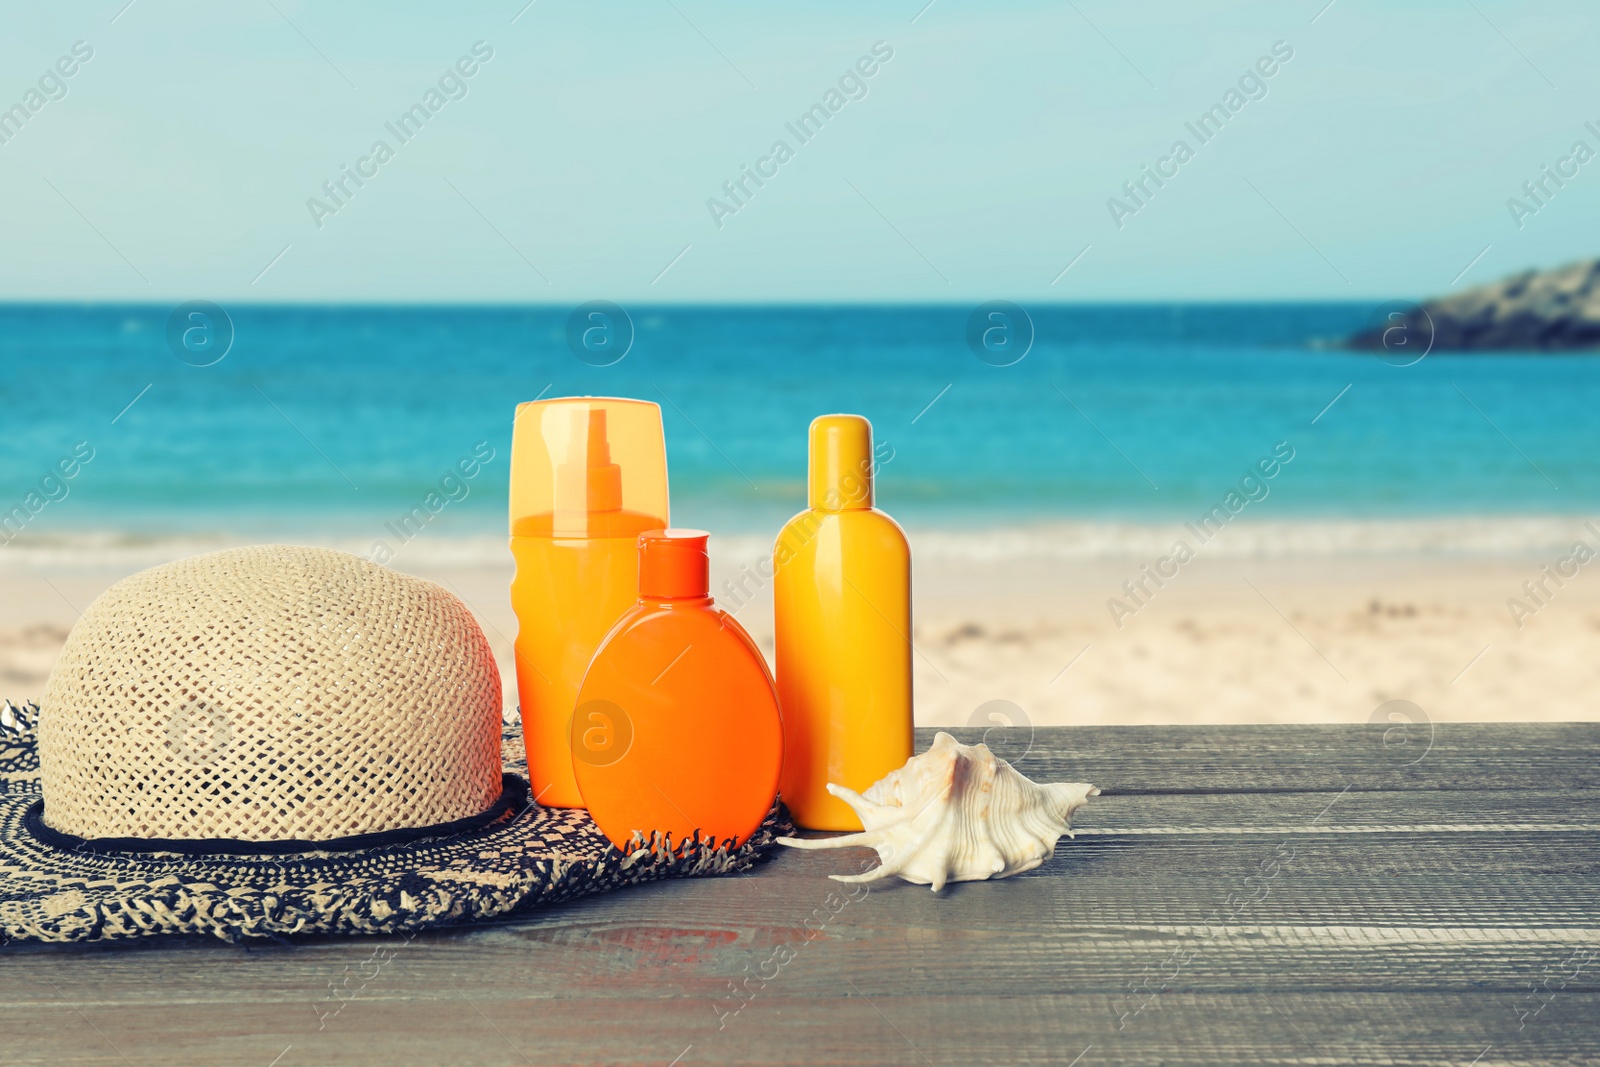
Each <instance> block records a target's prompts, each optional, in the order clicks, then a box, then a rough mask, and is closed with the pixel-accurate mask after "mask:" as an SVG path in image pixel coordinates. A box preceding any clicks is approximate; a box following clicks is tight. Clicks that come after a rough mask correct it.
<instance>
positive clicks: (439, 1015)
mask: <svg viewBox="0 0 1600 1067" xmlns="http://www.w3.org/2000/svg"><path fill="white" fill-rule="evenodd" d="M834 977H835V982H836V985H837V987H838V990H839V991H838V992H837V993H836V994H835V995H832V996H828V997H788V998H782V999H779V998H776V997H774V998H772V999H769V1000H765V1001H763V1000H762V999H760V998H758V999H755V1000H752V1001H751V1002H750V1003H749V1004H748V1006H746V1007H745V1008H744V1010H743V1011H741V1012H740V1013H739V1014H737V1015H731V1016H724V1017H722V1018H721V1019H719V1018H718V1017H717V1016H716V1015H714V1014H713V1013H711V1012H710V1011H694V1010H691V1009H689V1008H688V1007H686V1006H685V1005H683V1004H681V1003H679V1002H676V1001H672V1000H660V999H654V998H637V999H618V1000H572V1001H568V1002H563V1003H562V1004H560V1005H559V1007H558V1008H557V1007H556V1006H553V1005H550V1004H548V1003H544V1002H537V1001H535V1002H529V1001H526V1000H520V999H517V998H516V997H515V996H514V995H508V996H503V997H500V998H493V999H491V998H482V997H477V996H472V995H466V996H463V995H461V994H460V993H458V992H456V991H454V990H452V989H449V988H444V989H439V990H433V991H430V992H429V994H428V995H418V996H416V997H415V998H413V999H409V1000H404V1001H401V1000H392V1001H374V1002H371V1003H366V1004H362V1005H360V1011H359V1012H357V1010H356V1007H355V1006H352V1007H351V1008H350V1009H349V1010H348V1013H347V1014H346V1015H344V1016H341V1017H340V1018H338V1019H335V1020H332V1021H331V1022H330V1024H329V1025H328V1026H327V1027H326V1028H324V1029H323V1030H322V1031H317V1030H316V1029H315V1025H314V1022H313V1024H311V1025H310V1026H307V1025H303V1024H299V1023H298V1022H297V1021H296V1020H293V1019H285V1018H284V1017H283V1015H282V1012H281V1011H280V1010H279V1008H278V1006H277V1005H272V1004H252V1003H244V1004H241V1005H239V1006H238V1007H237V1008H235V1009H233V1010H231V1011H230V1012H227V1013H212V1014H207V1015H200V1014H196V1013H189V1014H186V1015H173V1016H169V1017H161V1016H158V1015H155V1014H152V1013H150V1012H146V1011H141V1010H138V1009H132V1008H127V1007H116V1008H113V1007H104V1006H90V1007H84V1008H80V1009H79V1010H74V1009H72V1008H70V1007H66V1006H62V1007H59V1008H55V1009H52V1010H49V1011H46V1012H43V1013H38V1014H36V1015H34V1016H33V1017H32V1018H29V1019H27V1020H24V1021H23V1022H22V1023H21V1026H22V1029H21V1030H14V1031H12V1033H11V1034H8V1042H7V1055H8V1062H12V1063H16V1064H19V1065H24V1064H26V1065H34V1064H37V1065H39V1067H46V1065H51V1067H53V1065H55V1064H59V1063H62V1062H72V1063H81V1064H106V1065H113V1064H123V1065H126V1064H130V1063H132V1064H144V1063H149V1064H169V1063H208V1064H215V1063H238V1064H259V1065H263V1067H265V1065H267V1064H269V1063H275V1065H276V1067H297V1065H301V1064H327V1063H349V1064H382V1065H385V1067H405V1065H410V1064H418V1065H427V1067H434V1065H437V1064H445V1063H448V1064H452V1065H461V1067H474V1065H483V1067H508V1065H516V1064H528V1063H537V1064H541V1065H560V1064H650V1065H653V1067H661V1065H666V1064H669V1063H677V1064H682V1065H683V1067H690V1065H693V1064H744V1065H767V1064H771V1065H824V1067H825V1065H833V1064H841V1065H842V1064H864V1063H870V1064H907V1065H916V1064H936V1065H939V1067H944V1065H968V1064H992V1063H1006V1064H1053V1065H1057V1067H1067V1065H1071V1064H1079V1065H1081V1067H1093V1065H1094V1064H1133V1065H1140V1064H1168V1065H1173V1064H1195V1065H1204V1067H1215V1065H1216V1064H1281V1063H1296V1064H1352V1063H1353V1064H1427V1065H1451V1067H1463V1065H1466V1064H1477V1065H1478V1067H1483V1065H1485V1064H1489V1065H1494V1064H1588V1063H1592V1062H1593V1059H1592V1058H1593V1057H1594V1055H1595V1054H1596V1053H1597V1052H1600V1048H1597V1046H1596V1044H1595V1042H1594V1040H1593V1038H1592V1036H1591V1035H1592V1029H1591V1027H1592V1024H1591V1023H1590V1022H1589V1020H1591V1019H1593V1018H1594V1016H1595V1014H1596V1013H1597V1012H1600V995H1597V994H1594V993H1584V994H1575V995H1563V996H1561V997H1558V998H1557V999H1556V1000H1555V1001H1553V1002H1551V1003H1550V1004H1549V1005H1548V1006H1546V1008H1545V1009H1544V1011H1543V1012H1542V1013H1541V1014H1540V1015H1538V1016H1533V1017H1527V1018H1524V1017H1523V1016H1521V1015H1520V1013H1519V1011H1518V1010H1517V1009H1515V1007H1514V1006H1513V1005H1509V1004H1507V1005H1498V1004H1494V1003H1492V1002H1491V1001H1489V1000H1488V999H1487V998H1484V997H1482V996H1474V995H1470V994H1460V993H1362V994H1340V993H1308V994H1301V993H1281V992H1277V991H1274V990H1273V989H1271V988H1270V987H1265V986H1264V987H1262V988H1261V989H1260V990H1259V991H1256V990H1252V991H1250V992H1247V993H1214V992H1204V993H1183V994H1177V993H1175V994H1171V995H1169V996H1167V997H1165V998H1163V1000H1162V1001H1161V1003H1160V1005H1159V1007H1158V1008H1154V1009H1152V1010H1151V1012H1150V1014H1148V1015H1144V1016H1135V1017H1132V1018H1127V1017H1125V1016H1123V1015H1120V1014H1119V1013H1118V1010H1117V1007H1116V1002H1115V1000H1114V998H1111V997H1107V996H1104V995H1101V994H1093V993H1090V994H1078V993H1071V992H1058V991H1049V992H1041V993H1040V994H1038V995H1035V996H1032V997H1003V996H994V995H991V994H989V993H987V992H986V991H984V990H982V989H978V988H974V989H972V990H970V991H965V992H961V993H954V994H946V995H926V994H913V995H896V994H894V993H892V992H890V991H888V990H886V989H885V988H883V987H882V986H880V985H879V984H876V983H874V982H872V981H870V980H868V981H865V982H863V981H861V980H859V979H858V978H857V977H855V976H853V975H851V974H850V973H848V972H845V971H839V972H836V973H835V976H834ZM553 1008H554V1009H555V1010H553ZM86 1023H92V1024H93V1025H92V1027H91V1026H88V1025H86ZM719 1023H720V1024H721V1028H720V1029H719ZM1524 1023H1525V1025H1523V1024H1524ZM1519 1026H1521V1027H1522V1028H1521V1029H1519ZM45 1037H48V1038H49V1039H50V1047H49V1051H48V1052H46V1049H45V1045H44V1042H43V1040H42V1039H43V1038H45Z"/></svg>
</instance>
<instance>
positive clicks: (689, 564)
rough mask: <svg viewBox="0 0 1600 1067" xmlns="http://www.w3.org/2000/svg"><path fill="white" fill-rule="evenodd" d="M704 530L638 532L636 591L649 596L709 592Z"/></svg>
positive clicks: (709, 578) (652, 597)
mask: <svg viewBox="0 0 1600 1067" xmlns="http://www.w3.org/2000/svg"><path fill="white" fill-rule="evenodd" d="M710 536H711V535H710V534H709V533H707V532H706V531H704V530H649V531H647V532H645V533H642V534H640V535H639V595H640V596H641V597H649V598H650V599H652V600H670V599H676V598H682V597H703V596H709V595H710V593H711V564H710V560H709V559H708V558H707V555H706V539H707V538H709V537H710Z"/></svg>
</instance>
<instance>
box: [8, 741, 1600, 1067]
mask: <svg viewBox="0 0 1600 1067" xmlns="http://www.w3.org/2000/svg"><path fill="white" fill-rule="evenodd" d="M955 732H956V733H957V734H958V735H960V736H961V737H962V739H963V740H976V736H975V732H974V731H955ZM931 740H932V732H931V731H926V730H924V731H919V732H918V742H919V746H920V747H923V748H925V747H926V746H927V745H928V744H929V743H930V742H931ZM992 740H998V739H997V738H992ZM1026 741H1027V739H1026V738H1025V737H1020V736H1017V735H1013V736H1012V737H1010V738H1009V739H1007V741H1006V743H1005V745H1004V750H1005V751H1006V752H1008V753H1009V754H1010V755H1012V756H1018V755H1021V753H1022V752H1023V750H1024V747H1025V743H1026ZM1597 757H1600V724H1571V725H1562V724H1550V725H1526V726H1518V725H1473V726H1439V727H1437V728H1436V729H1434V728H1430V727H1429V726H1427V725H1425V724H1424V725H1413V726H1409V727H1403V728H1402V727H1391V726H1389V725H1388V724H1381V725H1374V726H1250V727H1188V728H1176V727H1115V728H1108V727H1094V728H1080V729H1049V730H1040V731H1038V733H1037V735H1036V736H1035V737H1034V738H1033V740H1032V744H1031V748H1029V749H1028V750H1027V751H1026V755H1025V756H1022V758H1021V759H1020V761H1019V766H1020V768H1021V769H1022V770H1023V771H1024V773H1027V774H1028V775H1030V776H1031V777H1033V778H1035V779H1036V780H1040V781H1091V782H1094V783H1096V784H1097V785H1100V786H1101V787H1102V788H1103V789H1104V795H1103V796H1101V797H1099V798H1097V799H1095V800H1093V801H1091V802H1090V804H1089V806H1088V807H1087V808H1085V809H1084V810H1083V811H1082V812H1081V813H1080V817H1079V820H1078V822H1079V827H1080V830H1079V834H1078V837H1077V839H1076V840H1075V841H1066V840H1064V841H1063V842H1062V844H1061V846H1060V847H1059V848H1058V849H1057V852H1056V855H1055V858H1054V860H1053V861H1051V862H1049V863H1047V864H1046V865H1045V866H1044V867H1042V868H1040V869H1039V870H1036V871H1033V872H1031V873H1029V874H1026V875H1022V876H1020V877H1017V878H1013V879H1010V880H1008V881H1003V882H980V883H968V884H961V885H954V886H951V887H950V888H948V889H947V890H946V891H945V892H944V893H943V894H941V895H939V896H935V895H934V894H933V893H931V892H929V890H928V889H926V888H924V887H920V886H911V885H906V884H903V883H895V884H893V885H888V884H880V885H879V886H878V887H876V888H873V889H872V890H871V891H870V892H869V893H866V894H865V895H862V893H861V891H860V890H857V892H856V899H849V898H847V897H846V896H845V890H846V888H847V887H842V886H839V885H838V884H837V883H834V882H830V881H828V880H827V879H826V878H825V877H824V875H826V874H828V873H830V872H845V871H850V870H856V869H859V868H860V866H861V862H862V859H863V858H864V857H869V856H870V853H857V852H845V851H839V852H821V853H799V852H793V851H789V850H785V851H783V852H782V853H780V854H779V855H778V856H777V857H776V858H775V859H774V860H773V862H771V863H770V864H768V865H766V866H765V867H763V868H762V869H760V870H759V871H757V872H755V873H753V874H750V875H746V876H743V877H738V878H725V879H702V880H693V881H680V882H667V883H661V884H658V885H654V886H649V887H644V888H640V889H634V890H629V891H625V892H621V893H614V894H611V895H607V896H602V897H597V898H593V899H589V900H585V901H579V902H576V903H573V904H569V905H566V906H564V907H557V908H552V909H549V910H546V911H541V912H535V913H532V914H530V915H528V916H527V917H525V918H521V919H516V920H508V921H503V922H499V923H495V924H492V925H486V926H479V927H473V928H467V929H456V930H449V931H444V932H436V933H430V934H424V935H419V936H417V937H415V938H414V939H413V940H410V941H407V940H405V939H400V938H395V939H384V940H378V941H356V940H320V941H310V942H300V943H297V944H294V945H292V946H285V945H276V944H273V945H266V946H251V947H244V946H231V945H226V944H223V943H221V942H215V941H211V942H207V941H200V940H186V941H177V942H174V941H167V942H162V943H147V944H135V945H131V946H130V945H115V946H95V947H83V948H61V947H53V946H13V947H11V948H8V949H6V950H5V951H4V952H3V953H0V997H3V1000H0V1027H3V1031H0V1063H5V1064H12V1063H27V1064H49V1065H51V1067H64V1065H67V1064H90V1063H93V1064H152V1065H156V1064H159V1065H163V1067H165V1065H177V1064H191V1063H193V1064H207V1065H212V1064H241V1065H250V1067H268V1065H276V1067H298V1065H302V1064H324V1063H369V1064H383V1065H399V1064H493V1065H501V1064H526V1063H536V1064H545V1065H549V1064H577V1063H584V1064H588V1063H607V1064H611V1063H627V1064H655V1065H661V1067H665V1065H668V1064H679V1065H682V1067H691V1065H695V1064H706V1063H722V1064H780V1063H781V1064H805V1065H820V1064H845V1063H850V1064H858V1063H859V1064H928V1065H937V1067H946V1065H950V1067H955V1065H963V1067H964V1065H969V1064H991V1063H994V1064H998V1063H1028V1064H1034V1063H1038V1064H1061V1065H1069V1064H1077V1065H1080V1067H1097V1065H1102V1064H1155V1063H1161V1064H1191V1063H1192V1064H1205V1065H1207V1067H1213V1065H1220V1064H1234V1063H1239V1064H1243V1063H1291V1062H1292V1063H1300V1064H1315V1063H1328V1064H1335V1063H1373V1064H1410V1063H1418V1064H1423V1063H1426V1064H1455V1065H1458V1067H1467V1065H1468V1064H1477V1065H1479V1067H1488V1065H1491V1064H1503V1063H1528V1064H1535V1063H1538V1064H1548V1063H1596V1062H1600V883H1597V873H1600V870H1597V867H1600V760H1597ZM830 894H831V895H830ZM384 956H389V957H392V958H389V959H388V960H387V961H386V962H385V961H384ZM736 984H737V986H738V990H739V991H738V992H737V994H736V992H735V987H736ZM335 991H337V993H336V992H335Z"/></svg>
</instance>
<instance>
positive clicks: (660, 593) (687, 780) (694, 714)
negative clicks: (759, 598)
mask: <svg viewBox="0 0 1600 1067" xmlns="http://www.w3.org/2000/svg"><path fill="white" fill-rule="evenodd" d="M707 536H709V535H707V534H706V533H705V531H703V530H654V531H652V532H650V533H647V534H644V535H643V536H641V537H640V538H639V539H638V542H639V549H638V551H639V600H638V603H637V604H636V605H635V606H634V608H633V610H631V611H629V612H628V613H627V614H626V615H624V616H623V617H622V618H621V619H620V620H618V622H617V624H616V626H615V627H613V628H612V630H611V632H610V633H609V634H607V635H606V639H605V641H604V642H603V643H602V644H601V645H600V650H599V651H598V652H596V653H595V654H594V661H593V662H591V663H590V664H589V673H588V674H587V675H585V676H584V679H583V688H582V689H581V690H579V692H578V706H577V710H576V712H575V713H574V714H573V717H572V756H573V766H574V768H575V769H576V771H577V776H578V788H579V789H580V790H582V792H583V801H584V803H585V804H586V805H587V806H588V808H589V814H590V815H592V816H593V817H594V821H595V824H596V825H597V826H599V827H600V830H601V831H602V832H603V833H604V834H605V835H606V836H607V837H608V838H610V839H611V841H612V843H613V844H615V845H617V847H619V848H625V847H627V846H628V844H629V843H630V841H631V840H632V838H633V835H634V833H635V832H640V833H643V834H644V836H645V840H646V841H649V840H650V839H651V837H652V835H654V834H657V833H668V834H671V835H672V842H673V844H674V845H677V844H679V843H680V842H683V841H688V840H693V839H694V838H695V836H696V835H698V836H699V838H700V839H701V840H702V841H704V840H706V839H707V838H710V839H713V840H715V841H719V842H721V841H726V840H728V839H730V838H731V839H733V840H734V841H736V842H739V843H741V844H742V843H743V842H744V841H745V839H746V838H748V837H749V836H750V835H751V834H752V833H753V832H754V831H755V830H756V828H757V827H759V826H760V825H761V820H762V819H763V818H764V817H765V816H766V814H767V812H768V810H769V809H770V808H771V807H772V801H773V799H774V797H775V795H776V794H777V791H778V770H779V767H780V766H781V765H782V763H783V726H782V723H781V722H780V720H779V718H778V697H777V694H776V693H775V692H773V688H772V675H771V674H770V673H768V671H767V662H766V660H765V659H763V658H762V656H761V650H760V649H758V648H757V647H756V644H755V642H754V641H752V640H751V639H750V635H749V634H747V633H745V630H744V627H743V626H740V625H739V623H738V622H737V621H736V620H735V619H734V617H733V616H732V615H729V614H728V613H727V612H725V611H723V610H721V609H720V608H717V607H716V606H715V605H714V604H713V603H712V600H711V597H710V596H709V595H708V591H709V589H710V582H709V579H708V577H707V560H706V538H707Z"/></svg>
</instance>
